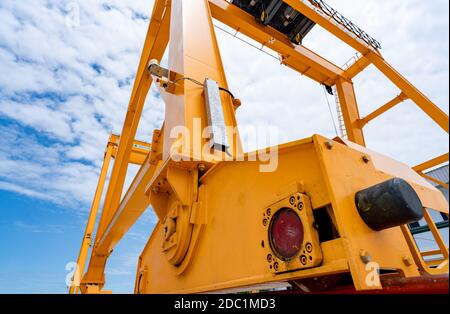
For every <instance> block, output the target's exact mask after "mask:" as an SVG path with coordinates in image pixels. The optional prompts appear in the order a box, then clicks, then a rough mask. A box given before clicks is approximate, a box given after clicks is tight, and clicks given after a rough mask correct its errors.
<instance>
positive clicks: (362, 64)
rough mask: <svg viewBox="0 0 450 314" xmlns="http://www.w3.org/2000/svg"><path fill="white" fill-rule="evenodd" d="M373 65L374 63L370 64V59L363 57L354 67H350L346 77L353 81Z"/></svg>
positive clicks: (345, 73) (346, 71)
mask: <svg viewBox="0 0 450 314" xmlns="http://www.w3.org/2000/svg"><path fill="white" fill-rule="evenodd" d="M371 64H372V62H370V60H369V59H367V58H366V57H364V56H363V57H361V58H359V59H358V60H356V61H355V62H354V63H353V64H352V65H350V67H349V68H348V69H347V70H345V72H344V76H345V77H348V78H349V79H353V78H354V77H355V76H357V75H358V74H359V73H361V72H362V71H364V70H365V69H366V68H367V67H368V66H369V65H371Z"/></svg>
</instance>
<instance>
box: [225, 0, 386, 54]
mask: <svg viewBox="0 0 450 314" xmlns="http://www.w3.org/2000/svg"><path fill="white" fill-rule="evenodd" d="M308 2H309V3H310V5H311V6H313V7H314V8H315V9H316V10H318V11H319V12H321V14H323V15H326V16H327V17H329V18H331V19H333V21H334V22H335V23H336V24H338V25H340V27H342V28H344V29H345V30H346V31H348V32H350V33H353V34H354V35H355V36H356V37H358V38H359V39H361V40H362V41H364V42H365V43H366V44H367V45H369V46H372V47H373V48H374V49H376V50H379V49H381V44H380V43H379V42H378V41H377V40H376V39H374V38H373V37H371V36H369V34H367V33H366V32H365V31H363V30H362V29H361V28H359V27H358V26H356V25H355V24H354V23H352V22H351V21H350V20H349V19H347V18H346V17H345V16H343V15H342V14H340V13H339V12H337V11H336V10H334V9H333V8H332V7H331V6H329V5H328V4H326V3H325V2H324V1H322V0H308ZM231 3H232V4H234V5H236V6H238V7H239V8H241V9H243V10H244V11H246V12H248V13H250V14H251V15H253V16H254V17H255V18H256V19H257V21H259V22H260V23H262V24H264V25H268V26H271V27H273V28H275V29H276V30H278V31H279V32H281V33H283V34H285V35H286V36H288V37H289V39H290V40H291V41H292V42H293V43H295V44H300V43H301V41H302V40H303V38H304V37H305V36H306V35H307V34H308V33H309V31H310V30H311V29H312V28H313V27H314V25H315V23H314V22H313V21H311V20H310V19H308V18H307V17H305V16H304V15H303V14H301V13H300V12H298V11H296V10H294V9H293V8H292V7H290V6H289V5H287V4H286V3H284V2H283V1H282V0H232V1H231Z"/></svg>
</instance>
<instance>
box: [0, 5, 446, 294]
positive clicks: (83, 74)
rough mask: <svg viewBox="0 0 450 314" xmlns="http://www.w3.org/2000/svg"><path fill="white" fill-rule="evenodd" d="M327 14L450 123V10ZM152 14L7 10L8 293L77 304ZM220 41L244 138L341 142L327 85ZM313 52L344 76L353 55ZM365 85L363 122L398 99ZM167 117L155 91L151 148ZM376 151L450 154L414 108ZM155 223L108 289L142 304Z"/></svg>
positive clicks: (2, 103)
mask: <svg viewBox="0 0 450 314" xmlns="http://www.w3.org/2000/svg"><path fill="white" fill-rule="evenodd" d="M327 2H328V3H330V4H331V5H332V6H334V7H335V8H336V9H338V10H339V11H341V12H342V13H344V15H346V16H347V17H349V18H350V19H351V20H353V21H354V22H355V23H356V24H358V25H359V26H361V27H362V28H363V29H365V30H367V32H368V33H369V34H371V35H372V36H374V37H375V38H377V39H378V40H379V41H380V42H381V43H382V45H383V47H384V49H383V53H384V55H385V57H386V58H387V59H388V60H389V61H390V62H391V63H392V64H393V65H394V66H395V67H396V68H398V69H399V70H400V72H402V73H403V74H405V75H406V76H407V77H408V78H409V79H410V80H411V81H412V82H413V83H414V84H416V85H417V86H418V87H419V88H420V89H421V90H422V91H423V92H424V93H425V94H426V95H428V96H429V97H430V98H431V99H432V100H433V101H434V102H435V103H436V104H437V105H438V106H440V107H441V108H442V109H443V110H444V111H445V112H447V113H448V102H449V92H448V84H449V61H448V54H449V42H448V34H449V33H448V27H449V16H448V6H449V4H448V1H447V0H433V1H420V0H397V1H390V0H383V1H380V0H366V1H353V0H329V1H327ZM152 5H153V1H148V0H129V1H120V0H90V1H64V0H53V1H50V0H29V1H14V0H1V1H0V70H1V73H2V75H1V76H0V293H5V292H22V293H28V292H32V293H39V292H43V293H46V292H60V293H64V292H65V291H66V287H65V282H64V280H65V276H66V270H65V265H66V264H67V263H68V262H71V261H74V260H76V257H77V254H78V249H79V244H80V240H81V237H82V234H83V230H84V225H85V222H86V219H87V215H88V210H89V207H90V203H91V199H92V196H93V193H94V190H95V186H96V183H97V178H98V175H99V171H100V167H101V162H102V156H103V152H104V148H105V145H106V142H107V138H108V136H109V134H110V132H112V131H114V132H119V131H120V129H121V126H122V123H123V119H124V117H125V112H126V107H127V104H128V99H129V96H130V93H131V88H132V84H133V81H134V73H135V71H136V68H137V64H138V61H139V56H140V50H141V48H142V45H143V40H144V37H145V32H146V30H147V24H148V15H149V14H150V12H151V8H152ZM418 21H420V22H418ZM218 38H219V44H220V46H221V49H222V57H223V60H224V65H225V68H226V72H227V75H228V81H229V85H230V89H231V90H232V91H233V93H234V94H236V95H238V97H239V98H240V99H241V100H242V102H243V106H242V107H241V108H240V109H239V111H238V117H237V118H238V121H239V123H240V124H241V125H246V124H250V123H252V124H256V125H267V123H270V124H271V125H273V126H275V127H277V128H278V129H279V130H280V134H281V138H280V142H287V141H290V140H294V139H297V138H303V137H307V136H310V135H311V134H313V133H320V134H322V135H325V136H330V137H332V136H334V135H335V134H334V127H333V123H332V122H331V121H332V120H331V118H330V116H329V113H328V107H327V101H326V99H325V96H324V93H323V90H322V88H321V87H320V86H318V85H317V84H316V83H314V82H311V81H309V80H307V79H305V78H302V77H300V76H298V75H297V74H296V73H294V72H293V71H292V70H290V69H287V68H285V67H282V66H280V65H279V64H277V62H276V61H275V60H273V59H272V58H270V57H269V56H267V55H265V54H261V53H258V52H257V51H255V50H254V49H253V48H251V47H249V46H247V45H245V44H242V43H241V42H240V41H238V40H236V39H234V38H231V37H229V36H228V35H226V34H223V33H222V32H218ZM304 44H305V45H306V46H307V47H308V48H311V49H313V50H316V51H318V52H319V53H321V54H322V55H324V56H325V57H327V58H329V59H330V60H331V61H333V62H335V63H336V64H338V65H342V64H344V63H345V62H346V61H347V60H348V59H349V58H350V57H351V56H352V55H353V53H354V52H353V51H352V50H351V49H349V48H348V47H345V46H344V45H342V44H340V43H339V42H337V41H336V40H335V39H334V38H332V37H331V36H330V35H328V34H326V33H325V32H323V31H321V30H320V29H318V28H316V29H314V30H313V31H312V33H311V34H310V36H309V37H308V38H307V39H305V42H304ZM163 62H164V60H163ZM243 64H245V65H246V66H245V67H243V66H242V65H243ZM261 69H264V71H265V72H264V73H261ZM267 73H270V75H266V74H267ZM355 84H356V87H357V97H358V100H359V103H360V109H361V114H362V115H363V116H364V115H367V114H368V113H370V112H371V111H372V110H373V109H375V108H377V107H378V106H379V105H381V104H383V103H385V102H386V101H388V100H390V99H391V98H393V97H394V96H395V95H397V94H398V91H397V90H396V89H395V88H393V87H392V86H390V85H389V84H388V83H386V81H385V80H384V79H383V77H382V76H381V75H379V74H378V73H376V72H375V71H374V70H373V69H370V70H369V71H368V72H367V73H366V74H364V75H362V76H361V77H358V79H357V80H356V81H355ZM261 91H264V92H266V94H264V95H263V96H264V97H261ZM267 91H270V92H267ZM329 101H330V102H331V103H333V99H332V98H331V97H330V98H329ZM273 112H278V113H280V114H277V115H274V114H273ZM285 112H289V114H283V113H285ZM163 117H164V106H163V103H162V101H161V99H159V98H158V97H157V93H156V91H155V90H154V89H152V91H151V93H150V94H149V96H148V99H147V103H146V105H145V110H144V113H143V118H142V120H141V124H140V126H139V130H138V135H137V138H138V139H141V140H146V141H149V140H150V138H151V136H150V135H151V132H152V130H153V129H154V128H159V127H160V126H161V124H162V121H163ZM333 118H334V119H335V116H334V117H333ZM411 124H412V125H414V126H415V127H414V128H411ZM429 137H432V138H433V140H432V141H429ZM366 138H367V142H368V145H369V147H370V148H372V149H374V150H377V151H379V152H381V153H384V154H387V155H389V156H392V157H394V158H397V159H399V160H402V161H404V162H406V163H408V164H409V165H415V164H418V163H420V162H422V161H424V160H427V159H429V158H432V157H435V156H437V155H440V154H442V153H444V152H446V151H448V138H447V135H445V133H443V132H441V130H440V129H439V128H437V127H435V126H434V125H433V123H432V122H431V121H430V120H429V119H428V118H426V117H425V116H424V115H423V114H422V112H421V111H420V110H419V109H417V108H416V107H414V105H413V104H412V103H410V102H405V103H404V104H401V105H400V106H398V108H396V109H394V110H393V111H392V112H389V113H388V114H387V115H385V116H383V118H382V119H380V120H379V121H378V122H376V123H373V124H370V125H369V126H368V129H367V131H366ZM425 147H426V148H427V149H422V148H425ZM246 148H247V149H249V150H250V149H252V148H254V147H246ZM136 170H137V169H136V167H130V171H129V175H128V178H127V182H128V183H129V182H130V179H131V178H132V176H133V174H134V173H135V172H136ZM154 223H155V216H154V214H153V213H152V212H151V210H148V211H147V212H146V213H145V215H144V216H143V217H142V218H141V220H140V221H139V222H138V223H137V224H136V226H135V227H133V229H132V230H131V232H130V234H129V235H128V236H127V237H126V238H125V239H124V240H123V241H122V242H121V243H120V245H119V246H118V247H117V248H116V249H115V251H114V254H113V256H112V258H111V260H110V262H109V264H108V268H107V280H108V283H107V287H106V288H110V289H113V290H114V292H131V291H132V289H133V285H134V271H135V267H136V263H137V257H138V255H139V253H140V251H141V250H142V248H143V246H144V245H145V243H146V239H147V238H148V235H149V234H150V232H151V230H152V228H153V226H154Z"/></svg>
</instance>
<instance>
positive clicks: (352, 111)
mask: <svg viewBox="0 0 450 314" xmlns="http://www.w3.org/2000/svg"><path fill="white" fill-rule="evenodd" d="M336 89H337V92H338V96H339V102H340V104H341V109H342V115H343V117H344V123H345V128H346V129H347V136H348V139H349V140H350V141H352V142H354V143H356V144H359V145H362V146H366V142H365V140H364V134H363V131H362V127H361V126H360V124H359V121H360V115H359V110H358V104H357V101H356V95H355V90H354V88H353V83H352V82H351V81H347V80H344V79H339V80H337V82H336Z"/></svg>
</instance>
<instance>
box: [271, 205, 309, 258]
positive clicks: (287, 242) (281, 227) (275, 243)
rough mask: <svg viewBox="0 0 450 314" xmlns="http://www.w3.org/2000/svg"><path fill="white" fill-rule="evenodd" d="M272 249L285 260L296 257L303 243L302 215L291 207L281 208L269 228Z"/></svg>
mask: <svg viewBox="0 0 450 314" xmlns="http://www.w3.org/2000/svg"><path fill="white" fill-rule="evenodd" d="M269 235H270V239H271V241H270V242H271V245H272V250H273V251H274V252H275V254H276V255H277V256H278V257H279V258H281V259H284V260H289V259H292V258H293V257H295V256H296V255H297V254H298V253H299V252H300V249H301V247H302V243H303V236H304V234H303V224H302V221H301V220H300V217H299V216H298V215H297V214H296V213H295V212H294V211H293V210H292V209H289V208H283V209H281V210H279V211H278V212H277V213H276V214H275V216H274V218H273V219H272V223H271V225H270V228H269Z"/></svg>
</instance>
